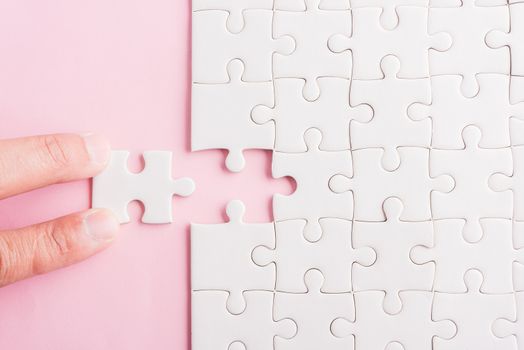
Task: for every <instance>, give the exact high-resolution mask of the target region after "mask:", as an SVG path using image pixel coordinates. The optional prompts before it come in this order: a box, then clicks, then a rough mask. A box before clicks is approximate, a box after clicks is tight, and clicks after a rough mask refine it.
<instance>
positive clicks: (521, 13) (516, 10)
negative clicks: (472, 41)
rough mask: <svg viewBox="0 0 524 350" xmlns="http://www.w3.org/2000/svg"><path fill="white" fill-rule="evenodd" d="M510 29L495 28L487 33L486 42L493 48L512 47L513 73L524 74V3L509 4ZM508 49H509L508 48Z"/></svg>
mask: <svg viewBox="0 0 524 350" xmlns="http://www.w3.org/2000/svg"><path fill="white" fill-rule="evenodd" d="M509 14H510V18H511V19H510V23H511V25H510V27H511V28H510V31H508V32H506V31H501V30H499V29H495V30H492V31H490V32H489V33H488V34H486V44H487V45H488V46H489V47H491V48H492V49H500V48H504V47H509V48H510V55H511V74H512V75H518V76H524V63H523V62H524V43H523V41H522V37H523V36H524V3H513V4H511V5H509ZM506 50H507V49H506Z"/></svg>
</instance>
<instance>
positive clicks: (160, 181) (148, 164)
mask: <svg viewBox="0 0 524 350" xmlns="http://www.w3.org/2000/svg"><path fill="white" fill-rule="evenodd" d="M143 157H144V162H145V166H144V169H143V170H142V172H140V173H137V174H135V173H131V172H130V171H129V170H128V168H127V160H128V158H129V152H127V151H113V152H112V153H111V159H110V161H109V164H108V165H107V167H106V169H105V170H104V171H103V172H101V173H100V174H98V175H97V176H95V177H94V178H93V193H92V207H93V208H107V209H111V210H112V211H113V212H114V213H115V215H116V216H117V218H118V220H119V221H120V222H121V223H127V222H129V221H130V218H129V215H128V213H127V206H128V205H129V203H130V202H131V201H133V200H138V201H140V202H141V203H142V204H143V205H144V215H143V216H142V222H143V223H146V224H164V223H170V222H173V213H172V207H173V195H175V194H176V195H179V196H183V197H185V196H189V195H190V194H192V193H193V192H194V190H195V183H194V182H193V180H191V179H189V178H182V179H177V180H173V179H172V177H171V172H172V165H171V162H172V154H171V152H167V151H149V152H144V154H143Z"/></svg>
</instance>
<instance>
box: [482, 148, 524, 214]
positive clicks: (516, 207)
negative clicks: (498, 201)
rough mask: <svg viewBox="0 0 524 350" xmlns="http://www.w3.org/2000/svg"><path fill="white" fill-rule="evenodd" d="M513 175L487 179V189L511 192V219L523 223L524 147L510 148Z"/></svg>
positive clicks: (500, 175) (497, 175) (500, 174)
mask: <svg viewBox="0 0 524 350" xmlns="http://www.w3.org/2000/svg"><path fill="white" fill-rule="evenodd" d="M511 151H512V154H513V174H512V175H511V176H508V175H506V174H502V173H497V174H493V175H492V176H491V177H490V178H489V187H490V188H491V189H492V190H493V191H496V192H503V191H512V193H513V218H514V219H515V220H518V221H524V146H517V147H512V149H511Z"/></svg>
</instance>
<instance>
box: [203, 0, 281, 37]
mask: <svg viewBox="0 0 524 350" xmlns="http://www.w3.org/2000/svg"><path fill="white" fill-rule="evenodd" d="M249 9H265V10H272V9H273V0H193V11H199V10H226V11H227V12H229V17H228V18H227V22H226V24H227V29H228V30H229V31H230V32H231V33H239V32H240V31H242V28H243V27H244V25H245V24H244V11H245V10H249Z"/></svg>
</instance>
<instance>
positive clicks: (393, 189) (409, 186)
mask: <svg viewBox="0 0 524 350" xmlns="http://www.w3.org/2000/svg"><path fill="white" fill-rule="evenodd" d="M398 151H399V153H400V159H401V163H400V166H399V167H398V169H396V170H395V171H392V172H390V171H386V170H384V169H383V168H382V167H381V165H380V163H381V159H382V157H383V151H382V150H381V149H373V148H369V149H362V150H358V151H353V152H352V156H353V172H354V175H353V177H352V178H350V177H348V176H347V175H340V174H338V175H335V176H334V177H332V178H331V179H330V181H329V187H330V188H331V190H332V191H333V192H335V193H339V194H343V193H345V192H348V191H352V192H353V197H354V206H355V208H354V215H353V217H354V218H355V220H359V221H384V220H385V219H386V217H385V216H384V212H383V211H382V203H383V202H384V200H386V198H388V197H398V198H400V200H401V201H402V203H403V204H404V211H403V214H402V216H401V218H400V219H401V220H403V221H424V220H429V219H430V218H431V208H430V194H431V193H434V192H437V191H438V192H449V191H451V190H452V189H453V185H454V182H453V179H452V178H451V176H448V175H441V176H438V177H436V178H433V177H430V174H429V167H428V164H429V150H428V149H424V148H415V147H400V148H399V150H398Z"/></svg>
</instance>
